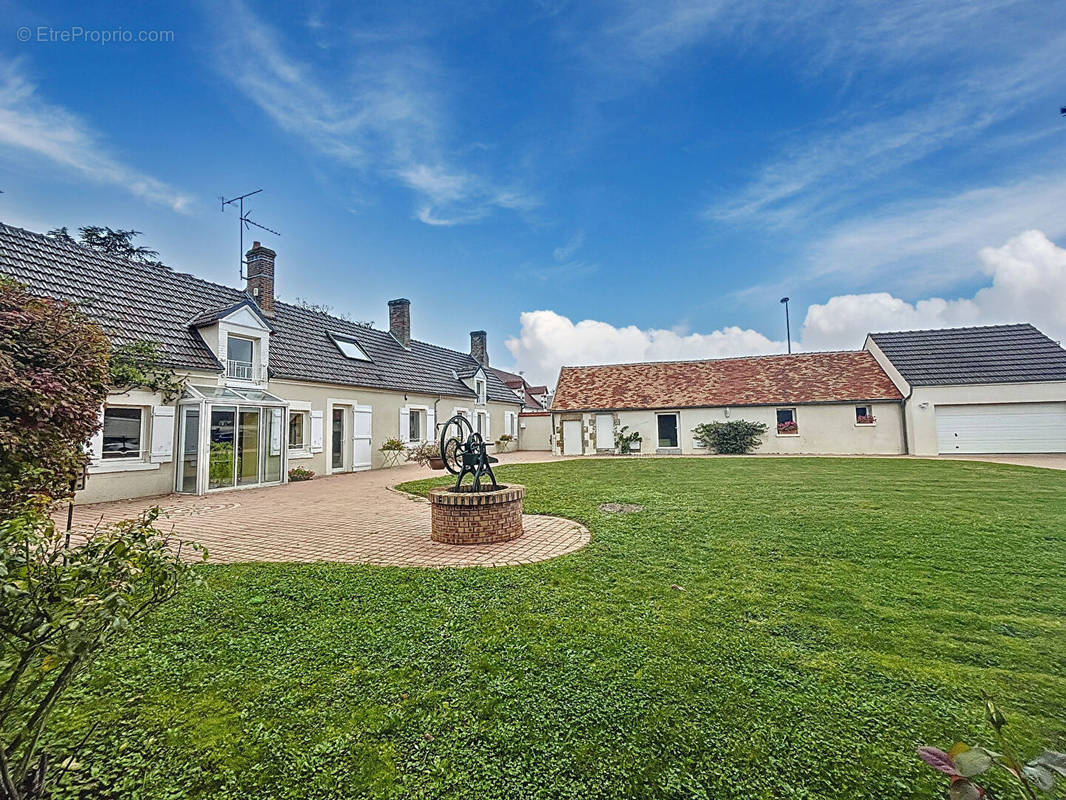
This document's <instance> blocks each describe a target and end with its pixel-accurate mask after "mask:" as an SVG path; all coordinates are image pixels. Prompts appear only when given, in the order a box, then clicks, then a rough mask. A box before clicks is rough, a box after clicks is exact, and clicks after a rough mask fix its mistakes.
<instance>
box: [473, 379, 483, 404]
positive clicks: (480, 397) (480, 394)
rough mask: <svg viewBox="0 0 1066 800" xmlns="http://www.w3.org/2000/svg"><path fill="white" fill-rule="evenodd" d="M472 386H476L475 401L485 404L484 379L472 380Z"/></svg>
mask: <svg viewBox="0 0 1066 800" xmlns="http://www.w3.org/2000/svg"><path fill="white" fill-rule="evenodd" d="M474 386H476V387H477V401H478V402H479V403H481V404H482V405H484V404H485V391H486V386H485V381H482V380H478V381H475V382H474Z"/></svg>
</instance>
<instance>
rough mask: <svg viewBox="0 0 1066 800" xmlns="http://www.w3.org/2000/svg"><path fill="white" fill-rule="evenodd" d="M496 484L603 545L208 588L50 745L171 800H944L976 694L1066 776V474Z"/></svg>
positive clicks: (106, 682)
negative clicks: (1054, 756)
mask: <svg viewBox="0 0 1066 800" xmlns="http://www.w3.org/2000/svg"><path fill="white" fill-rule="evenodd" d="M500 477H501V478H502V479H503V480H504V481H517V482H521V483H524V484H526V485H527V486H528V487H529V492H528V495H527V498H526V509H527V511H530V512H541V513H553V514H559V515H562V516H566V517H571V518H574V519H578V520H581V521H582V522H584V523H585V524H586V525H588V526H589V528H590V529H591V530H592V542H591V544H590V545H589V546H588V547H587V548H585V549H584V550H581V551H579V552H577V553H574V554H572V555H569V556H565V557H563V558H560V559H556V560H554V561H549V562H546V563H542V564H537V565H533V566H526V567H510V568H503V569H481V568H473V569H454V570H417V569H396V568H378V567H359V566H329V565H319V566H308V565H270V566H264V565H242V566H229V567H205V568H204V570H205V573H206V577H207V581H206V584H205V585H204V586H203V587H202V588H198V589H194V590H191V591H188V592H187V593H186V594H185V595H184V596H182V597H181V598H179V599H178V600H176V601H175V602H174V604H173V605H171V606H169V607H168V608H167V609H165V610H164V611H163V612H162V613H160V614H158V615H156V616H155V617H153V618H152V619H151V620H150V621H149V622H147V623H146V624H145V625H144V626H143V627H142V628H140V629H139V630H138V631H136V632H135V633H133V634H132V635H130V636H128V637H127V638H126V639H124V640H123V641H122V642H121V643H120V645H119V646H117V647H115V648H114V649H112V650H111V651H109V652H108V653H107V654H106V656H105V657H103V658H102V659H101V660H100V661H99V662H97V664H96V666H95V667H94V669H93V671H92V673H91V675H90V676H89V677H88V678H87V679H86V680H84V681H83V682H82V683H81V684H80V685H79V687H78V688H77V690H76V692H75V696H74V697H73V698H72V699H73V700H74V702H73V704H72V705H70V706H68V707H67V708H66V709H64V710H63V711H62V713H61V714H60V715H59V716H58V718H57V720H56V727H55V730H54V732H53V737H54V738H55V739H56V740H58V741H59V742H61V743H70V742H72V741H73V740H74V739H75V737H76V732H77V731H83V730H84V729H85V728H86V727H87V726H88V725H89V724H90V723H91V722H92V721H99V722H100V723H101V724H100V726H99V727H98V728H97V729H96V730H95V731H94V733H93V735H92V737H91V738H90V740H89V742H88V743H87V745H86V747H85V750H84V752H83V754H82V761H84V762H85V763H86V764H87V765H90V766H91V767H92V769H93V770H95V771H97V773H98V774H99V776H100V777H101V779H102V782H103V783H106V784H113V785H114V786H115V787H116V788H115V789H114V791H113V796H115V797H140V798H146V799H147V798H152V800H155V799H156V798H177V797H197V798H355V797H375V798H376V797H417V798H451V797H454V798H471V799H472V800H480V799H481V798H501V799H506V800H519V799H520V798H553V799H554V798H599V797H603V798H621V797H642V798H643V797H647V798H690V797H691V798H702V797H708V798H730V797H738V798H739V797H746V798H747V797H751V798H754V797H760V798H781V797H785V796H790V797H797V798H807V797H849V798H878V800H884V799H885V798H907V797H921V798H928V797H934V796H939V793H940V792H941V791H942V784H941V782H940V781H938V780H937V779H936V775H935V774H934V773H933V772H932V771H931V770H928V768H926V767H924V766H922V765H920V764H919V762H918V761H917V759H916V758H915V756H914V748H915V746H916V745H918V744H922V743H930V744H937V745H940V746H950V745H951V744H952V743H953V742H954V741H955V740H957V739H966V740H970V741H973V742H976V741H980V740H983V739H984V738H985V736H986V734H985V728H984V725H983V719H982V714H983V711H982V706H981V702H980V697H981V692H982V691H988V692H991V693H993V694H994V695H995V696H996V698H997V700H998V701H999V702H1000V704H1001V705H1002V706H1003V707H1004V708H1005V710H1006V711H1007V714H1008V717H1009V718H1010V720H1011V725H1010V729H1011V730H1013V734H1014V736H1015V737H1016V738H1017V740H1018V742H1019V744H1020V745H1021V749H1022V750H1023V751H1024V752H1026V753H1028V752H1030V751H1038V750H1039V748H1041V747H1044V746H1047V747H1051V748H1053V749H1060V750H1061V749H1066V472H1052V471H1049V470H1037V469H1028V468H1024V467H1009V466H1004V465H999V464H982V463H969V462H954V461H916V460H903V459H895V460H893V459H884V460H878V459H764V458H751V459H743V458H738V459H664V460H653V459H644V460H617V461H611V460H595V461H580V462H575V461H570V462H557V463H552V464H542V465H523V466H514V467H506V468H503V469H501V470H500ZM429 485H431V482H424V483H420V484H415V485H412V486H411V487H408V488H411V489H412V490H415V491H423V492H424V491H425V490H426V489H427V488H428V486H429ZM611 501H619V502H627V503H638V504H641V505H643V506H644V511H642V512H640V513H637V514H631V515H618V514H613V515H612V514H607V513H604V512H601V511H599V510H598V508H597V507H598V506H599V504H601V503H604V502H611ZM986 743H989V742H988V741H986ZM945 749H946V748H945Z"/></svg>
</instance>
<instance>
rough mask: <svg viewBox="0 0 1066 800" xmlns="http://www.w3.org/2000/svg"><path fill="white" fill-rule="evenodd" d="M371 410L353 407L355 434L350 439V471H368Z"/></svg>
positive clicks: (369, 408) (364, 407)
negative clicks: (351, 457) (351, 456)
mask: <svg viewBox="0 0 1066 800" xmlns="http://www.w3.org/2000/svg"><path fill="white" fill-rule="evenodd" d="M372 422H373V410H372V408H371V407H370V406H356V407H355V425H354V426H353V427H354V428H355V434H354V436H353V439H352V453H353V459H352V469H357V470H359V469H370V454H371V445H370V431H371V430H372V428H371V423H372Z"/></svg>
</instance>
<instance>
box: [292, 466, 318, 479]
mask: <svg viewBox="0 0 1066 800" xmlns="http://www.w3.org/2000/svg"><path fill="white" fill-rule="evenodd" d="M313 477H315V473H314V472H313V471H312V470H309V469H308V468H307V467H291V468H290V469H289V482H290V483H296V482H297V481H309V480H311V479H312V478H313Z"/></svg>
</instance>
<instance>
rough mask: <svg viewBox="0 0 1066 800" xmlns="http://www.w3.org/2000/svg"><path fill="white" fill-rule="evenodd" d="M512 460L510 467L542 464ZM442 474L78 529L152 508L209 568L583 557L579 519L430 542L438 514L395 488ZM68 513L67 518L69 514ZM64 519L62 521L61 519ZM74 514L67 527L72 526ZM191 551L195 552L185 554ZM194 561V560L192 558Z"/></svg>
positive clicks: (527, 518)
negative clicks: (507, 535) (515, 532)
mask: <svg viewBox="0 0 1066 800" xmlns="http://www.w3.org/2000/svg"><path fill="white" fill-rule="evenodd" d="M523 456H524V454H522V453H508V454H506V455H505V457H504V459H501V460H506V461H523V460H533V459H532V458H524V457H523ZM434 475H440V473H439V472H431V471H430V470H428V469H423V468H419V467H416V466H414V465H405V466H401V467H395V468H393V469H379V470H372V471H369V472H358V473H349V474H345V475H334V476H331V477H325V478H315V479H314V480H311V481H303V482H300V483H289V484H285V485H283V486H272V487H267V488H262V489H244V490H241V491H240V492H239V496H240V500H239V501H237V500H229V499H223V498H225V497H226V496H225V495H223V496H218V495H213V496H210V497H208V498H204V497H195V498H194V497H179V496H177V495H169V496H167V497H156V498H145V499H142V500H123V501H119V502H115V503H100V504H96V505H83V506H77V507H76V508H75V510H74V527H75V529H79V530H82V531H85V530H91V529H92V528H93V527H94V526H95V525H96V524H98V523H103V524H108V523H110V522H115V521H117V520H121V519H129V518H131V517H135V516H137V515H138V514H140V513H141V512H142V511H143V510H144V509H145V508H147V507H148V506H151V505H153V504H154V505H158V506H160V507H162V508H163V509H164V511H166V512H168V516H167V517H166V518H161V519H160V521H159V526H160V527H161V528H163V529H165V530H169V529H171V528H173V531H174V533H175V535H176V536H178V537H179V538H181V539H185V540H191V541H195V542H198V543H199V544H201V545H203V546H205V547H206V548H207V550H208V554H209V558H208V562H209V563H218V564H224V563H225V564H234V563H242V562H256V561H269V562H300V563H314V562H335V563H343V564H374V565H380V566H398V567H475V566H481V567H502V566H511V565H519V564H533V563H535V562H538V561H546V560H548V559H550V558H556V557H558V556H562V555H565V554H567V553H573V552H574V551H575V550H580V549H581V548H582V547H584V546H585V545H587V544H588V543H589V538H590V536H589V531H588V529H587V528H586V527H585V526H584V525H581V524H580V523H578V522H574V521H573V520H568V519H562V518H559V517H549V516H541V515H535V514H525V515H523V517H522V531H523V532H522V535H521V536H519V537H518V538H516V539H512V540H511V541H508V542H498V543H495V544H465V545H454V544H443V543H440V542H434V541H432V540H431V539H430V507H429V503H428V502H426V501H425V500H424V499H423V498H420V497H419V498H415V497H413V496H412V495H407V494H404V493H402V492H399V491H395V490H390V488H389V487H391V486H395V485H396V484H399V483H403V482H404V481H409V480H418V479H419V478H428V477H432V476H434ZM64 513H65V512H64ZM57 519H58V517H57ZM65 522H66V519H65V517H64V518H63V519H62V520H61V523H65ZM183 552H189V551H188V550H185V551H183ZM190 557H192V554H190Z"/></svg>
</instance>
